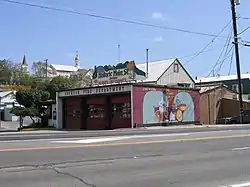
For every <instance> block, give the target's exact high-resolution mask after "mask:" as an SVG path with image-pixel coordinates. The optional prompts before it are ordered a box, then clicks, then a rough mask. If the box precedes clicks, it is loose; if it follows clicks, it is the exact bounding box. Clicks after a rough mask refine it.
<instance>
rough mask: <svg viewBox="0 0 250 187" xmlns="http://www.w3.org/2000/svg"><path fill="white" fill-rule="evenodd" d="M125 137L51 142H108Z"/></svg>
mask: <svg viewBox="0 0 250 187" xmlns="http://www.w3.org/2000/svg"><path fill="white" fill-rule="evenodd" d="M124 139H126V137H112V138H91V139H82V140H68V141H60V140H59V141H52V142H53V143H80V144H81V143H98V142H110V141H116V140H124Z"/></svg>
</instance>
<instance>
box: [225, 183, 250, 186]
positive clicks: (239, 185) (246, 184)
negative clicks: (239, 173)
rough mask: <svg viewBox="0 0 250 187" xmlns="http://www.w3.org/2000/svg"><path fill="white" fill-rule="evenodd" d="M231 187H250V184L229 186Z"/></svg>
mask: <svg viewBox="0 0 250 187" xmlns="http://www.w3.org/2000/svg"><path fill="white" fill-rule="evenodd" d="M229 186H230V187H249V186H250V182H247V183H241V184H234V185H229Z"/></svg>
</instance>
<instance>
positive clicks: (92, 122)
mask: <svg viewBox="0 0 250 187" xmlns="http://www.w3.org/2000/svg"><path fill="white" fill-rule="evenodd" d="M87 108H88V111H87V112H88V118H87V129H88V130H103V129H105V126H106V124H105V121H106V120H105V98H104V97H94V98H88V99H87Z"/></svg>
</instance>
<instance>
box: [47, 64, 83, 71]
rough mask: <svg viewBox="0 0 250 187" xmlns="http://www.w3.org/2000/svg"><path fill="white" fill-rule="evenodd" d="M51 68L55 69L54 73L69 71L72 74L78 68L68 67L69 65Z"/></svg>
mask: <svg viewBox="0 0 250 187" xmlns="http://www.w3.org/2000/svg"><path fill="white" fill-rule="evenodd" d="M51 66H52V67H53V68H55V70H56V71H69V72H74V71H77V70H78V69H79V68H77V67H75V66H69V65H60V64H51Z"/></svg>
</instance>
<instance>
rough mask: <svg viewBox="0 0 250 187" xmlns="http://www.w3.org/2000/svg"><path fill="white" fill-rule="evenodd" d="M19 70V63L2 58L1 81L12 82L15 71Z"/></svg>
mask: <svg viewBox="0 0 250 187" xmlns="http://www.w3.org/2000/svg"><path fill="white" fill-rule="evenodd" d="M17 71H19V67H18V65H17V64H15V63H13V62H12V61H10V60H7V59H3V60H0V83H1V84H10V83H11V80H12V79H13V73H14V72H17Z"/></svg>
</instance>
